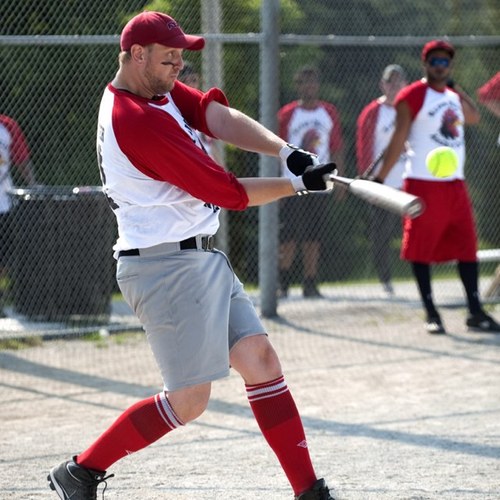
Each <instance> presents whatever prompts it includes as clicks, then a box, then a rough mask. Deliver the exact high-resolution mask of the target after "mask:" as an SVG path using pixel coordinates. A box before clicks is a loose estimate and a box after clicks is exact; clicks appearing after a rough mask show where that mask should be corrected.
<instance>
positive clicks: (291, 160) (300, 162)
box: [279, 144, 319, 175]
mask: <svg viewBox="0 0 500 500" xmlns="http://www.w3.org/2000/svg"><path fill="white" fill-rule="evenodd" d="M279 155H280V158H281V160H282V161H283V162H284V163H285V165H286V167H287V168H288V170H290V172H292V174H293V175H302V174H303V173H304V172H305V171H306V169H307V167H311V166H313V165H318V164H319V160H318V156H317V155H315V154H313V153H310V152H309V151H304V150H303V149H300V148H298V147H296V146H293V145H292V144H287V145H286V146H283V147H282V148H281V149H280V153H279Z"/></svg>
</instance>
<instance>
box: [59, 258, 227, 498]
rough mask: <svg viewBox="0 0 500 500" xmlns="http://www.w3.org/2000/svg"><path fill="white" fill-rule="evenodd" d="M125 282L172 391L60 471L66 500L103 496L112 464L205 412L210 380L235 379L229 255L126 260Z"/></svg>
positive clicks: (123, 418)
mask: <svg viewBox="0 0 500 500" xmlns="http://www.w3.org/2000/svg"><path fill="white" fill-rule="evenodd" d="M200 270H203V273H200ZM117 278H118V283H119V285H120V289H121V291H122V293H123V296H124V297H125V299H126V300H127V302H128V303H129V305H130V306H131V308H132V309H133V310H134V311H135V313H136V314H137V316H138V317H139V319H140V321H141V323H142V325H143V326H144V328H145V331H146V335H147V338H148V341H149V344H150V346H151V350H152V352H153V355H154V357H155V359H156V361H157V364H158V366H159V369H160V371H161V374H162V378H163V381H164V385H165V390H164V391H162V392H161V393H159V394H157V395H156V396H154V397H151V398H147V399H145V400H143V401H140V402H138V403H136V404H135V405H133V406H131V407H130V408H128V409H127V410H125V412H123V413H122V415H120V417H119V418H118V419H117V420H116V421H115V422H114V423H113V424H112V425H111V426H110V427H109V428H108V429H107V430H106V431H105V432H104V433H103V434H102V435H101V436H99V437H98V439H97V440H96V441H95V442H94V443H93V444H92V445H91V446H90V447H89V448H87V449H86V450H85V451H84V452H83V453H81V454H79V455H78V456H77V457H75V458H74V459H73V460H72V461H69V462H65V463H63V464H61V465H59V466H58V467H55V468H54V469H52V471H51V472H50V475H49V480H50V481H51V487H52V488H53V489H55V490H56V492H57V493H58V494H59V496H60V497H61V498H63V499H66V498H71V499H72V500H80V499H81V500H87V499H88V498H95V493H96V489H97V486H98V485H99V483H100V482H102V480H103V477H104V474H105V472H104V471H105V470H106V469H107V468H108V467H109V466H110V465H112V464H113V463H114V462H116V461H117V460H119V459H120V458H122V457H124V456H126V455H128V454H130V453H133V452H136V451H138V450H140V449H142V448H144V447H146V446H148V445H149V444H151V443H153V442H154V441H156V440H157V439H159V438H161V437H162V436H164V435H165V434H167V433H168V432H170V431H172V430H175V429H176V428H178V427H180V426H182V425H184V423H186V422H188V421H190V420H193V419H194V418H196V417H197V416H198V415H200V414H201V413H202V412H203V411H204V409H205V408H206V405H207V403H208V399H209V396H210V382H211V381H212V380H215V379H217V378H221V377H223V376H226V375H228V374H229V353H228V347H227V346H228V340H227V324H228V318H229V304H228V302H229V297H230V293H231V290H232V284H233V273H232V270H231V269H230V268H229V266H228V265H227V261H226V259H225V258H224V257H223V256H222V255H221V254H219V253H217V252H196V251H195V252H190V251H186V252H177V253H176V254H175V255H163V254H160V255H158V258H156V257H152V258H149V257H148V258H143V257H140V258H136V257H134V256H131V257H126V258H120V259H119V262H118V267H117ZM214 290H216V291H217V293H215V292H214ZM73 492H74V496H70V494H72V493H73Z"/></svg>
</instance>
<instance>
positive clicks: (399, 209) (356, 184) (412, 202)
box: [328, 174, 425, 219]
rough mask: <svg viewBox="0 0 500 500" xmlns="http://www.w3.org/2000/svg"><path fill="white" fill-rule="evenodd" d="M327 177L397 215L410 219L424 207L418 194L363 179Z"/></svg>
mask: <svg viewBox="0 0 500 500" xmlns="http://www.w3.org/2000/svg"><path fill="white" fill-rule="evenodd" d="M328 178H329V180H330V181H333V182H338V183H339V184H343V185H344V186H346V187H347V189H348V190H349V192H351V193H352V194H353V195H355V196H357V197H358V198H361V199H362V200H365V201H366V202H368V203H370V204H371V205H376V206H377V207H380V208H383V209H385V210H388V211H390V212H393V213H395V214H398V215H404V216H407V217H410V219H414V218H415V217H418V216H419V215H420V214H421V213H422V212H423V211H424V209H425V206H424V202H423V200H422V199H421V198H419V197H418V196H414V195H412V194H409V193H405V192H404V191H400V190H399V189H394V188H392V187H389V186H386V185H385V184H379V183H378V182H373V181H368V180H365V179H350V178H348V177H341V176H340V175H334V174H330V175H328Z"/></svg>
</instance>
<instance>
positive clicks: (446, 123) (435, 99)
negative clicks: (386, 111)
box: [395, 80, 465, 182]
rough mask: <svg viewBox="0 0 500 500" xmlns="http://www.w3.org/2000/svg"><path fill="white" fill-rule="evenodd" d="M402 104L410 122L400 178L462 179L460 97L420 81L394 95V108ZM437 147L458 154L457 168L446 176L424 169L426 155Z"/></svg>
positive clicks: (446, 180) (462, 142) (462, 143)
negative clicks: (402, 173)
mask: <svg viewBox="0 0 500 500" xmlns="http://www.w3.org/2000/svg"><path fill="white" fill-rule="evenodd" d="M402 101H405V102H406V103H407V104H408V106H409V107H410V112H411V116H412V119H413V122H412V126H411V129H410V134H409V137H408V142H409V144H410V148H411V151H410V153H409V156H408V161H407V162H406V170H405V174H404V176H405V177H406V178H408V179H423V180H429V181H436V182H449V181H453V180H455V179H462V180H463V179H464V163H465V141H464V113H463V109H462V104H461V102H460V97H459V96H458V94H457V93H456V92H454V91H453V90H451V89H450V88H448V87H446V88H445V89H444V90H443V91H438V90H435V89H433V88H431V87H430V86H429V85H428V84H427V82H425V81H424V80H420V81H417V82H414V83H412V84H411V85H408V86H407V87H405V88H404V89H402V90H401V91H400V92H399V93H398V95H397V96H396V100H395V105H396V106H397V104H398V103H399V102H402ZM440 146H448V147H450V148H452V149H453V150H454V151H455V152H456V153H457V155H458V168H457V170H456V172H455V173H454V174H452V175H451V176H449V177H446V178H443V179H439V178H437V177H434V176H433V175H432V174H431V173H430V172H429V171H428V170H427V167H426V162H425V159H426V157H427V154H428V153H429V152H430V151H432V150H433V149H435V148H437V147H440Z"/></svg>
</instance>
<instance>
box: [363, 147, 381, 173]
mask: <svg viewBox="0 0 500 500" xmlns="http://www.w3.org/2000/svg"><path fill="white" fill-rule="evenodd" d="M384 154H385V148H384V149H383V150H382V151H381V152H380V153H379V154H378V156H377V157H376V158H375V159H374V160H373V161H372V162H371V163H370V165H368V167H367V168H366V170H365V171H364V172H363V173H362V174H361V179H368V177H370V175H372V174H373V171H374V170H375V169H376V168H377V165H378V164H379V163H380V161H381V160H382V158H383V157H384Z"/></svg>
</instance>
